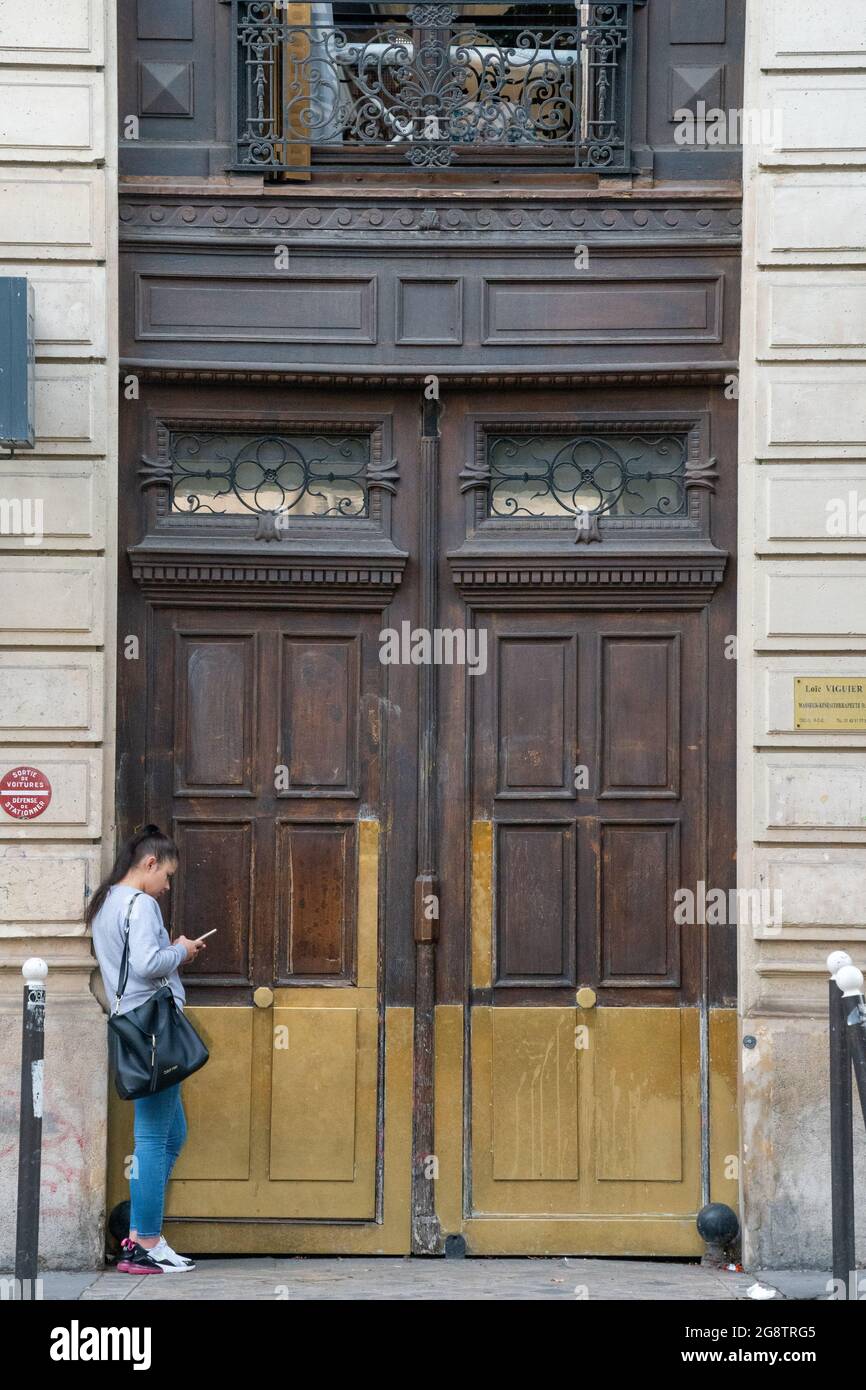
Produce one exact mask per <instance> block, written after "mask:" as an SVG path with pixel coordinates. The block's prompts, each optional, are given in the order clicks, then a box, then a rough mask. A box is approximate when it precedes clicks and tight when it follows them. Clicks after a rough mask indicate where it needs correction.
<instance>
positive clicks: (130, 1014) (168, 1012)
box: [108, 893, 210, 1100]
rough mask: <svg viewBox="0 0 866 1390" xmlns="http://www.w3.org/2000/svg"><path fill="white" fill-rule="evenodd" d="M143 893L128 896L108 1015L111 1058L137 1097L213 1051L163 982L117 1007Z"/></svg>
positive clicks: (128, 1094)
mask: <svg viewBox="0 0 866 1390" xmlns="http://www.w3.org/2000/svg"><path fill="white" fill-rule="evenodd" d="M139 896H140V895H139V894H138V893H136V894H135V895H134V896H133V897H132V898H130V900H129V906H128V908H127V909H126V921H125V923H124V942H123V956H122V957H121V961H120V973H119V975H118V979H117V994H116V995H115V998H114V1008H113V1009H112V1011H111V1014H110V1015H109V1018H108V1058H109V1062H110V1065H111V1069H112V1071H113V1072H114V1084H115V1086H116V1087H117V1094H118V1095H119V1096H120V1098H121V1100H137V1099H138V1098H139V1097H140V1096H151V1095H153V1094H154V1093H155V1092H156V1091H163V1090H165V1088H166V1087H167V1086H174V1085H175V1084H176V1082H178V1081H183V1080H184V1078H185V1077H187V1076H191V1075H192V1073H193V1072H194V1071H198V1070H199V1068H200V1067H203V1066H204V1064H205V1062H206V1061H207V1060H208V1057H209V1056H210V1053H209V1052H208V1050H207V1048H206V1047H205V1045H204V1043H203V1042H202V1040H201V1038H200V1037H199V1035H198V1033H197V1032H196V1031H195V1029H194V1028H193V1026H192V1024H191V1023H190V1021H189V1019H188V1018H187V1017H186V1016H185V1014H184V1012H183V1010H182V1009H179V1008H178V1006H177V1002H176V1000H175V997H174V995H173V994H172V992H171V986H170V985H169V983H168V980H167V978H166V977H165V976H163V979H162V983H161V985H160V987H159V989H157V991H156V992H155V994H152V995H151V997H150V998H149V999H146V1000H145V1001H144V1003H143V1004H138V1005H137V1006H136V1008H134V1009H129V1010H128V1011H127V1012H126V1013H124V1014H121V1013H118V1012H117V1010H118V1008H119V1006H120V1001H121V999H122V998H123V991H124V990H125V989H126V982H127V980H128V979H129V914H130V912H131V911H132V904H133V903H134V902H135V899H136V898H137V897H139Z"/></svg>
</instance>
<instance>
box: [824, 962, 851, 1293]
mask: <svg viewBox="0 0 866 1390" xmlns="http://www.w3.org/2000/svg"><path fill="white" fill-rule="evenodd" d="M847 1032H848V1029H847V1026H846V1019H845V1008H844V1004H843V1000H842V991H841V990H840V989H839V986H838V985H837V984H836V981H835V980H834V979H831V981H830V1183H831V1202H832V1221H833V1279H834V1281H836V1288H837V1289H839V1288H842V1289H844V1290H845V1292H844V1294H842V1295H841V1297H842V1298H843V1299H847V1298H848V1281H849V1279H850V1277H851V1271H852V1270H853V1269H854V1267H855V1266H854V1119H853V1107H852V1104H851V1058H850V1056H849V1053H848V1038H847Z"/></svg>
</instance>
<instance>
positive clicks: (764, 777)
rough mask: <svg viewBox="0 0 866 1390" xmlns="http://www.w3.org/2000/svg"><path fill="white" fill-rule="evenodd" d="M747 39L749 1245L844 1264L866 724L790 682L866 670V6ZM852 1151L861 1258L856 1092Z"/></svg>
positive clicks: (743, 528)
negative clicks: (753, 895)
mask: <svg viewBox="0 0 866 1390" xmlns="http://www.w3.org/2000/svg"><path fill="white" fill-rule="evenodd" d="M746 55H747V62H746V83H745V95H744V106H745V108H746V109H747V110H751V111H756V112H762V113H763V112H766V113H771V112H772V113H773V115H774V116H775V117H776V126H777V129H778V139H776V140H774V141H772V142H770V141H768V142H766V143H758V144H747V146H746V148H745V150H744V199H745V207H744V247H743V285H744V290H743V305H742V307H743V312H742V339H741V372H740V381H739V403H740V489H739V511H740V542H739V590H738V591H739V623H738V634H739V662H738V666H739V670H738V674H739V710H740V723H739V736H738V742H739V758H738V764H739V797H738V801H739V829H738V843H739V850H738V864H739V876H740V885H741V887H743V888H767V889H770V890H774V889H775V890H778V891H779V893H780V894H781V899H780V901H781V917H782V928H781V930H780V931H778V930H772V929H771V930H769V931H768V930H767V929H766V928H765V927H764V928H762V927H760V926H758V927H753V926H750V925H747V924H743V925H741V927H740V947H739V967H740V968H739V1000H740V1011H741V1015H742V1025H743V1034H744V1035H745V1036H746V1037H752V1038H754V1039H755V1040H756V1044H755V1045H754V1046H753V1047H749V1046H745V1047H743V1048H742V1053H741V1055H742V1059H743V1073H742V1113H741V1133H742V1146H743V1147H742V1158H743V1172H742V1177H743V1183H742V1187H743V1193H744V1197H743V1223H744V1233H745V1242H744V1247H745V1248H744V1253H745V1256H746V1258H747V1260H749V1261H750V1262H751V1263H752V1264H753V1265H758V1266H763V1267H780V1266H794V1267H796V1266H799V1265H823V1266H824V1267H827V1266H828V1265H829V1260H830V1166H829V1113H828V1071H827V1067H828V1060H827V972H826V966H825V961H826V957H827V955H828V954H829V952H830V951H833V950H836V949H842V950H847V951H849V953H850V954H851V956H852V957H853V959H854V961H855V963H857V964H859V965H860V966H861V968H862V967H864V965H866V926H864V925H863V923H864V910H863V884H864V868H866V802H864V796H863V787H864V780H863V779H864V768H866V733H857V732H851V733H847V732H806V731H805V730H803V731H798V730H797V728H796V721H795V704H794V681H795V677H797V676H827V677H836V676H866V521H864V524H863V530H862V531H858V529H857V528H856V526H855V527H854V528H851V529H849V530H848V533H847V534H836V531H838V529H839V528H838V527H834V526H831V525H830V524H828V523H829V521H830V519H831V518H832V517H834V516H835V515H836V513H837V512H838V504H839V501H840V499H842V500H844V503H845V509H846V511H847V510H848V499H849V494H850V493H852V492H853V493H855V494H858V495H859V496H863V497H866V183H864V177H866V176H864V173H863V164H864V150H866V125H864V122H863V111H864V103H866V9H864V7H863V5H862V4H861V3H860V0H840V3H838V4H836V5H829V6H828V5H826V4H823V3H821V2H820V0H794V3H792V0H752V3H750V5H749V7H748V33H747V42H746ZM761 126H762V128H764V129H766V130H772V129H773V126H774V122H773V121H771V120H769V119H768V120H765V121H763V122H762V123H761ZM864 511H866V507H864ZM855 1160H856V1164H857V1168H856V1172H857V1184H858V1192H859V1198H858V1217H859V1227H860V1230H859V1241H858V1257H859V1259H860V1262H861V1263H862V1262H863V1260H866V1199H864V1197H863V1193H864V1191H866V1144H864V1143H863V1126H862V1123H861V1120H860V1112H859V1106H856V1102H855Z"/></svg>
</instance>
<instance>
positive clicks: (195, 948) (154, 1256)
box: [84, 825, 207, 1274]
mask: <svg viewBox="0 0 866 1390" xmlns="http://www.w3.org/2000/svg"><path fill="white" fill-rule="evenodd" d="M177 861H178V853H177V846H176V844H175V843H174V841H173V840H171V839H169V837H168V836H167V835H164V834H163V832H162V831H161V830H160V828H159V826H158V825H146V826H145V827H144V829H143V830H140V831H139V832H138V833H137V834H136V835H133V836H132V838H131V839H130V840H127V842H126V844H125V845H124V846H123V848H122V849H121V851H120V853H119V855H118V856H117V861H116V863H115V865H114V868H113V869H112V870H111V873H110V874H109V875H108V878H106V879H105V880H104V882H102V883H101V884H100V886H99V887H98V888H97V890H96V892H95V893H94V895H93V897H92V898H91V900H90V902H89V903H88V905H87V910H86V912H85V914H84V920H85V922H86V923H87V925H88V926H89V927H90V928H91V932H92V935H93V950H94V953H95V955H96V959H97V960H98V962H99V969H100V973H101V975H102V982H103V985H104V986H105V993H106V995H107V997H108V998H109V999H110V1000H112V1001H113V1000H114V999H115V998H116V994H117V986H118V977H119V974H120V962H121V957H122V956H123V941H124V925H125V922H126V912H127V908H129V905H130V902H132V907H131V910H130V914H129V977H128V979H127V983H126V989H125V990H124V992H123V998H122V999H121V1001H120V1006H119V1009H118V1013H126V1012H127V1010H129V1009H134V1008H135V1007H136V1005H138V1004H143V1003H144V1001H145V1000H146V999H149V998H150V996H151V995H152V994H153V993H155V991H156V990H157V989H158V988H159V987H160V982H161V980H162V979H163V978H165V979H167V982H168V984H169V985H170V987H171V992H172V994H173V995H174V997H175V1000H176V1001H177V1005H178V1007H179V1008H181V1009H182V1008H183V1002H184V999H185V998H186V994H185V992H184V988H183V985H182V984H181V980H180V976H179V974H178V966H180V965H181V964H182V963H183V962H184V961H188V960H195V958H196V956H197V955H198V953H199V951H203V950H204V948H205V946H206V944H207V943H206V942H203V941H191V940H190V939H189V938H188V937H186V936H179V937H178V939H177V941H175V942H172V941H171V939H170V937H169V935H168V932H167V931H166V929H165V925H164V923H163V920H162V913H161V912H160V910H159V906H158V904H157V902H156V899H157V898H160V897H162V895H163V893H165V892H166V891H167V890H168V885H169V882H170V880H171V876H172V874H173V873H174V872H175V870H176V869H177ZM133 1105H134V1107H135V1121H134V1130H135V1154H134V1157H133V1162H132V1170H131V1172H130V1178H129V1196H130V1219H129V1238H128V1239H126V1240H124V1241H123V1242H122V1244H123V1251H124V1254H123V1258H122V1259H121V1260H120V1262H119V1263H118V1266H117V1268H118V1270H119V1271H121V1272H122V1273H124V1274H179V1273H182V1272H183V1271H184V1270H188V1269H194V1268H195V1265H194V1263H193V1261H192V1260H189V1259H186V1258H185V1257H184V1256H183V1255H178V1254H177V1252H176V1251H174V1250H172V1248H171V1246H170V1245H169V1244H168V1241H167V1240H166V1239H165V1237H164V1236H163V1234H162V1215H163V1206H164V1202H165V1189H166V1185H167V1183H168V1180H169V1177H170V1176H171V1170H172V1167H173V1166H174V1162H175V1159H176V1158H177V1156H178V1154H179V1153H180V1151H181V1148H182V1147H183V1143H184V1140H185V1139H186V1116H185V1115H184V1110H183V1103H182V1101H181V1097H180V1083H178V1084H177V1085H175V1086H167V1087H166V1088H165V1089H164V1090H162V1091H157V1092H155V1093H154V1094H153V1095H148V1096H141V1097H139V1098H138V1099H137V1100H134V1101H133Z"/></svg>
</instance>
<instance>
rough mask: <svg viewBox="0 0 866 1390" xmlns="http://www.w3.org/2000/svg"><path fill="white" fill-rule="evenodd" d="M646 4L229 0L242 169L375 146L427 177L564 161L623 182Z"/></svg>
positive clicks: (290, 164)
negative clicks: (634, 62) (457, 165)
mask: <svg viewBox="0 0 866 1390" xmlns="http://www.w3.org/2000/svg"><path fill="white" fill-rule="evenodd" d="M643 3H644V0H616V3H610V4H598V3H589V4H586V3H580V0H578V2H577V3H576V4H575V3H553V4H549V3H539V0H523V3H521V4H515V5H502V4H500V3H495V4H494V3H493V0H474V3H472V4H450V5H449V4H440V3H424V4H415V5H406V6H396V5H394V6H392V5H386V6H383V7H380V6H376V5H361V4H353V5H340V4H336V5H329V4H319V3H316V4H311V5H301V4H291V5H287V4H285V3H281V0H270V2H269V3H265V0H233V8H234V20H235V64H236V68H235V75H236V83H235V85H236V94H237V115H238V140H237V167H238V168H240V169H246V170H248V171H251V170H256V171H258V172H262V171H265V172H279V171H281V170H282V171H288V172H301V171H303V170H305V169H307V168H308V167H309V157H310V150H311V149H312V148H314V147H326V148H327V149H328V151H329V155H330V157H331V158H332V159H333V157H334V153H335V152H336V153H337V155H339V154H340V153H342V154H343V155H344V156H345V157H346V160H347V162H356V161H357V159H358V158H359V156H362V155H363V153H364V152H365V151H366V152H370V151H373V150H378V151H380V152H381V151H385V152H390V153H391V154H397V155H402V156H404V157H405V159H406V160H408V162H409V163H410V164H411V165H414V166H415V167H416V168H422V169H431V168H444V167H447V166H448V165H449V164H451V163H452V162H453V161H455V160H459V161H460V162H461V163H462V164H467V163H468V164H472V163H473V162H475V163H478V162H481V163H484V164H485V165H486V166H489V164H490V162H491V154H492V155H493V162H495V152H496V150H497V149H499V150H500V151H503V150H507V151H510V155H509V160H510V162H513V161H514V159H515V158H517V159H518V160H520V161H521V162H533V161H534V160H536V159H537V157H538V155H539V154H540V153H542V152H545V151H546V152H553V153H555V152H557V151H560V152H563V153H564V154H565V155H566V156H567V158H568V161H569V162H570V163H573V164H574V165H575V166H576V167H578V168H584V169H598V170H604V171H607V172H623V171H627V170H628V169H629V168H630V151H629V123H630V99H629V98H630V91H629V89H630V81H631V49H632V20H633V11H634V7H635V5H636V4H643ZM380 8H381V9H384V10H385V11H386V12H388V11H390V13H385V14H377V13H376V11H377V10H378V9H380ZM394 11H397V12H398V13H394ZM399 11H403V13H402V14H401V13H399ZM467 12H469V13H467ZM299 16H300V17H301V18H304V19H306V21H307V22H305V23H298V22H292V21H294V20H297V19H298V18H299ZM482 151H485V152H486V155H485V157H484V158H482V159H479V156H480V155H481V152H482ZM521 157H522V160H521Z"/></svg>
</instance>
